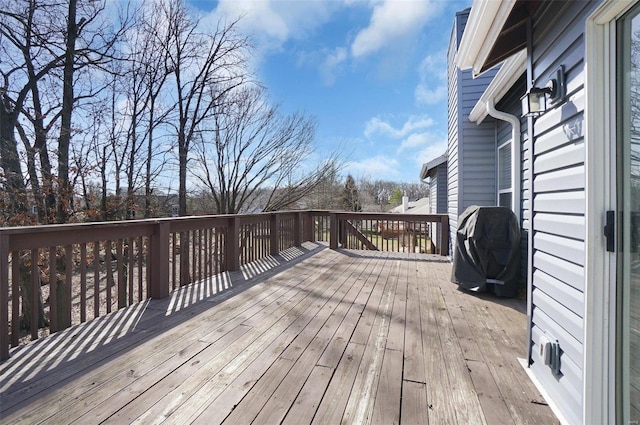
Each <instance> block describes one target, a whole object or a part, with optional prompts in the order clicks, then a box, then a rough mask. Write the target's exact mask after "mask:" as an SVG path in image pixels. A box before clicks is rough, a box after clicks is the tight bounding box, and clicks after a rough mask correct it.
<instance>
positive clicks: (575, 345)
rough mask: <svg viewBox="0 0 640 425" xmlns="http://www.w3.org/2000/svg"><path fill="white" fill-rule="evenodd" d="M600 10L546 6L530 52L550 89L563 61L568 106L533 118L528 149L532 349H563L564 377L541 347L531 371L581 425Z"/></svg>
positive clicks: (536, 20) (540, 81)
mask: <svg viewBox="0 0 640 425" xmlns="http://www.w3.org/2000/svg"><path fill="white" fill-rule="evenodd" d="M594 7H595V5H594V3H588V2H554V3H551V4H547V5H544V6H543V7H542V8H541V10H539V12H538V13H537V15H536V16H535V17H534V18H533V50H532V51H531V52H529V54H530V56H531V58H532V61H533V75H532V76H531V77H533V79H534V80H536V84H537V85H544V84H545V83H546V81H547V80H548V78H549V76H550V74H551V73H552V72H553V71H554V70H555V69H556V68H557V67H558V66H559V65H561V64H562V65H564V67H565V72H566V76H567V98H566V101H565V102H564V103H563V104H562V105H557V106H556V107H554V108H553V109H552V110H550V111H549V112H547V113H546V114H545V115H543V116H542V117H540V118H537V119H536V120H535V121H534V125H533V143H532V144H529V143H528V142H527V143H526V146H525V149H524V150H525V152H526V154H527V155H528V156H529V161H528V163H527V164H526V170H525V173H526V174H524V175H525V176H526V175H529V173H531V176H532V178H533V181H532V182H529V181H525V182H524V184H525V185H527V186H524V187H525V188H526V187H532V188H533V190H532V193H533V198H531V197H530V196H529V194H528V193H527V194H526V198H524V197H523V205H524V206H525V207H526V208H525V211H528V215H527V216H526V217H523V222H527V223H528V222H529V220H533V221H532V225H533V228H532V232H533V233H532V235H533V237H532V252H531V253H530V254H529V261H530V264H531V269H530V273H531V276H530V278H531V283H532V293H531V297H532V311H531V314H532V323H531V326H532V329H531V336H532V341H531V344H532V346H533V347H536V345H537V343H538V341H539V340H540V337H541V336H542V335H543V334H544V333H547V334H548V335H551V336H552V337H554V338H556V339H558V341H559V342H560V347H561V349H562V357H561V374H560V376H555V375H553V373H552V371H551V369H550V368H548V367H547V366H545V365H544V364H543V363H542V362H541V361H540V360H539V358H538V355H537V354H536V350H535V349H534V350H532V354H531V356H530V362H531V370H532V372H533V373H534V374H535V376H536V377H537V379H538V380H539V381H540V382H541V383H542V384H543V385H544V387H545V389H546V390H547V392H548V394H549V396H550V397H551V398H552V399H553V400H554V401H555V403H556V405H557V406H558V408H559V409H560V410H561V411H562V414H563V415H564V416H565V417H566V418H567V419H568V420H569V421H570V422H572V423H582V422H583V418H582V387H583V364H582V363H583V361H582V359H583V338H584V337H583V335H584V320H583V312H584V282H585V276H584V260H585V254H584V253H585V241H584V240H585V221H584V220H585V219H584V213H585V190H584V184H585V164H584V161H585V148H584V137H583V131H582V128H583V125H582V122H583V115H584V55H585V44H584V30H585V20H586V18H587V16H588V15H589V14H590V13H591V12H592V10H593V9H594ZM529 150H531V151H530V152H529ZM529 185H530V186H529Z"/></svg>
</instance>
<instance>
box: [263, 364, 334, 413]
mask: <svg viewBox="0 0 640 425" xmlns="http://www.w3.org/2000/svg"><path fill="white" fill-rule="evenodd" d="M332 376H333V369H332V368H329V367H324V366H315V367H314V368H313V369H312V371H311V373H310V374H309V377H308V378H307V380H306V381H305V383H304V385H303V387H302V389H301V390H300V392H299V393H298V395H297V396H296V398H295V399H294V401H293V403H292V405H291V408H290V409H289V411H288V412H285V414H286V416H285V417H284V419H283V420H282V425H299V424H309V423H311V421H312V420H313V417H314V415H315V414H316V410H317V409H318V406H319V405H320V402H321V400H322V396H324V394H325V392H326V390H327V387H328V386H329V382H330V381H331V377H332ZM264 423H266V422H264Z"/></svg>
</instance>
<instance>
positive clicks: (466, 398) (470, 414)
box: [431, 270, 486, 424]
mask: <svg viewBox="0 0 640 425" xmlns="http://www.w3.org/2000/svg"><path fill="white" fill-rule="evenodd" d="M432 275H433V276H434V277H435V279H440V280H441V281H446V280H445V279H444V276H443V275H442V274H441V272H440V270H437V272H436V273H433V272H432ZM451 285H453V284H451ZM431 288H433V289H434V290H432V291H431V292H432V294H431V295H432V296H433V297H435V298H436V300H437V303H438V304H439V305H440V306H441V307H439V308H438V310H437V313H440V314H436V324H437V327H438V330H439V336H440V341H441V342H440V343H441V347H442V348H441V349H442V350H443V351H442V352H443V353H445V355H444V362H443V363H442V364H441V365H440V367H443V368H444V369H445V371H446V372H447V375H448V377H449V383H450V386H449V389H450V391H449V394H448V395H447V397H448V399H449V402H450V403H451V404H452V405H453V406H454V408H455V416H456V418H457V420H458V423H465V424H485V423H486V422H485V420H484V417H483V415H482V408H481V406H480V402H479V400H478V397H477V394H476V392H475V389H474V387H473V382H472V381H471V377H470V376H469V370H468V368H467V366H466V363H465V357H464V353H463V352H462V348H461V346H460V342H459V340H458V338H457V336H456V333H455V329H454V324H453V323H452V319H451V317H450V315H449V312H448V311H447V307H446V304H445V301H444V299H443V296H442V293H441V292H440V291H438V289H439V288H438V286H437V281H436V282H433V283H432V286H431ZM440 308H441V309H440Z"/></svg>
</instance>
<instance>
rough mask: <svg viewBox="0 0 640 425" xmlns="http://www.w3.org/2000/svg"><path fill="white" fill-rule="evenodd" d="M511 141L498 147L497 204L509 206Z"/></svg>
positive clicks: (511, 190)
mask: <svg viewBox="0 0 640 425" xmlns="http://www.w3.org/2000/svg"><path fill="white" fill-rule="evenodd" d="M512 192H513V184H512V182H511V141H508V142H507V143H504V144H502V145H501V146H499V147H498V205H499V206H501V207H508V208H511V199H512Z"/></svg>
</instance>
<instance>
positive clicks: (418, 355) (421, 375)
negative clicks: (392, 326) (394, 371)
mask: <svg viewBox="0 0 640 425" xmlns="http://www.w3.org/2000/svg"><path fill="white" fill-rule="evenodd" d="M410 267H411V273H410V274H409V276H410V277H409V278H408V280H409V282H408V286H407V320H406V324H405V345H404V369H403V378H404V379H405V380H409V381H414V382H423V383H426V382H427V381H426V374H425V368H424V349H423V347H422V320H421V317H420V292H419V289H418V285H424V284H425V282H423V281H420V279H419V275H418V273H417V267H416V265H415V264H411V266H410ZM407 268H409V267H407ZM425 394H426V387H425Z"/></svg>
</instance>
